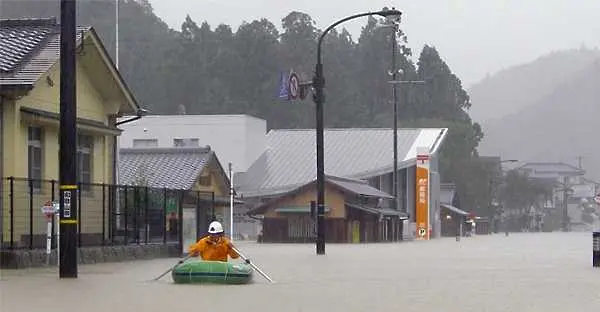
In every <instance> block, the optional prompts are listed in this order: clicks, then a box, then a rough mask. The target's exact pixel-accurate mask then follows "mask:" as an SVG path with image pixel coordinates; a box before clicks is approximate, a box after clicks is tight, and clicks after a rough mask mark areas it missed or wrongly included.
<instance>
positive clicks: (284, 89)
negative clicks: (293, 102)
mask: <svg viewBox="0 0 600 312" xmlns="http://www.w3.org/2000/svg"><path fill="white" fill-rule="evenodd" d="M288 84H289V79H288V77H287V75H286V74H285V73H284V72H281V74H280V75H279V94H278V96H279V98H280V99H286V100H289V98H290V95H289V92H288V89H289V86H288Z"/></svg>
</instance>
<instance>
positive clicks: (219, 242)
mask: <svg viewBox="0 0 600 312" xmlns="http://www.w3.org/2000/svg"><path fill="white" fill-rule="evenodd" d="M189 254H190V255H192V256H200V258H202V260H207V261H222V262H227V260H228V256H229V257H231V258H232V259H237V258H239V257H240V255H239V254H238V253H237V252H235V250H233V244H232V243H231V241H230V240H229V239H227V238H226V237H225V235H224V231H223V226H222V225H221V223H219V222H218V221H213V222H211V223H210V225H209V226H208V236H206V237H204V238H202V239H200V240H199V241H197V242H196V243H194V244H192V245H191V246H190V248H189ZM246 263H250V260H246Z"/></svg>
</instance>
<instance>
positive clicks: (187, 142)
mask: <svg viewBox="0 0 600 312" xmlns="http://www.w3.org/2000/svg"><path fill="white" fill-rule="evenodd" d="M173 146H175V147H198V146H200V140H198V139H197V138H195V139H192V138H188V139H173Z"/></svg>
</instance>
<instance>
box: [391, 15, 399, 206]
mask: <svg viewBox="0 0 600 312" xmlns="http://www.w3.org/2000/svg"><path fill="white" fill-rule="evenodd" d="M393 28H394V35H393V36H392V45H393V46H392V80H393V81H395V80H396V75H397V73H398V70H397V69H396V49H397V48H398V41H397V38H396V36H397V35H398V24H397V23H394V26H393ZM396 86H397V84H393V85H392V97H393V101H394V134H393V137H394V172H393V175H392V179H394V181H393V183H392V185H393V187H394V194H393V195H394V209H396V210H399V207H398V94H397V93H396Z"/></svg>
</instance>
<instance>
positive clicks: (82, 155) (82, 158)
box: [77, 135, 94, 191]
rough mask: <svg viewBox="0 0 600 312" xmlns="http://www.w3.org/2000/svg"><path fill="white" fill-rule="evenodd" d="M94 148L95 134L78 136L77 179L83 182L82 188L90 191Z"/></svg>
mask: <svg viewBox="0 0 600 312" xmlns="http://www.w3.org/2000/svg"><path fill="white" fill-rule="evenodd" d="M93 150H94V137H93V136H89V135H79V136H77V181H79V183H81V190H84V191H89V190H90V189H91V185H90V184H91V183H92V154H93Z"/></svg>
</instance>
